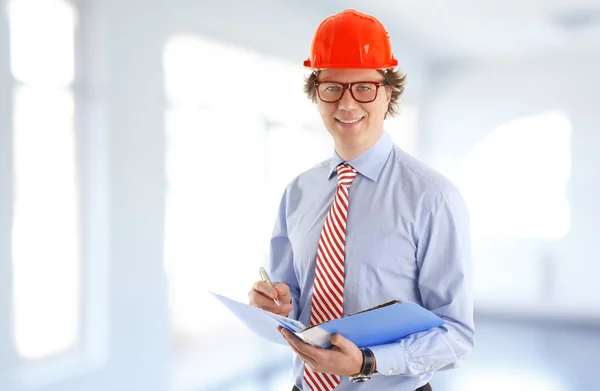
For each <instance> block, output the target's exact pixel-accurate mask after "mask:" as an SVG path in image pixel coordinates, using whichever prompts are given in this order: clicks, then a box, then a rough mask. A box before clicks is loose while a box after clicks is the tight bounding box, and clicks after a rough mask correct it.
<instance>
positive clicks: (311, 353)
mask: <svg viewBox="0 0 600 391" xmlns="http://www.w3.org/2000/svg"><path fill="white" fill-rule="evenodd" d="M281 334H282V335H283V337H284V338H285V339H286V340H287V341H288V343H289V344H290V345H293V346H294V348H295V350H296V351H297V352H299V354H302V355H305V356H307V357H309V358H310V359H311V360H315V361H316V359H317V358H316V356H318V354H317V348H315V347H314V346H311V345H309V344H307V343H305V342H304V341H302V340H301V339H300V338H298V337H296V336H295V335H294V334H293V333H292V332H291V331H289V330H286V329H283V330H282V331H281Z"/></svg>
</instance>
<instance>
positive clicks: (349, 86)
mask: <svg viewBox="0 0 600 391" xmlns="http://www.w3.org/2000/svg"><path fill="white" fill-rule="evenodd" d="M324 83H335V84H339V85H341V86H342V93H341V95H340V97H339V98H338V99H336V100H324V99H323V98H321V93H320V92H319V85H321V84H324ZM364 83H371V84H375V97H374V98H373V99H371V100H366V101H365V100H358V99H356V97H355V96H354V92H352V86H354V85H355V84H364ZM388 85H390V84H389V83H388V82H387V81H385V80H384V81H380V82H377V81H355V82H352V83H341V82H339V81H333V80H322V81H315V89H316V90H317V96H318V97H319V99H320V100H321V101H322V102H325V103H336V102H339V101H340V100H342V98H343V97H344V94H345V93H346V90H348V91H350V95H351V96H352V99H354V100H355V101H357V102H358V103H371V102H373V101H374V100H375V99H377V94H378V93H379V87H383V86H388Z"/></svg>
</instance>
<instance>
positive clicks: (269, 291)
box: [252, 281, 278, 299]
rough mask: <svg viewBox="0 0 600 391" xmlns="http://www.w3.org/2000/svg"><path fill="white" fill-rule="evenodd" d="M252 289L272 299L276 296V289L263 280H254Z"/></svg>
mask: <svg viewBox="0 0 600 391" xmlns="http://www.w3.org/2000/svg"><path fill="white" fill-rule="evenodd" d="M252 289H254V290H255V291H257V292H260V293H262V294H263V295H265V296H267V297H270V298H271V299H274V298H276V297H277V295H278V292H277V290H276V289H274V288H273V287H272V286H271V285H269V284H267V283H266V282H264V281H256V282H255V283H254V285H253V286H252Z"/></svg>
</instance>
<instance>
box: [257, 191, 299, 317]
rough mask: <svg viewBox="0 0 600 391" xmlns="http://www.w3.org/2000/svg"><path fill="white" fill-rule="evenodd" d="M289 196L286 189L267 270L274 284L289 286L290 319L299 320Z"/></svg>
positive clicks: (270, 248)
mask: <svg viewBox="0 0 600 391" xmlns="http://www.w3.org/2000/svg"><path fill="white" fill-rule="evenodd" d="M287 194H288V191H287V189H286V191H285V192H284V193H283V196H282V198H281V202H280V203H279V209H278V211H277V217H276V219H275V226H274V227H273V234H272V236H271V241H270V247H269V255H268V257H267V261H266V264H265V268H266V269H267V271H269V273H270V277H271V280H272V281H273V283H281V282H282V283H284V284H287V286H289V288H290V293H291V295H292V304H293V309H292V312H291V313H290V314H289V316H288V317H289V318H292V319H296V320H297V319H298V315H299V314H298V313H297V312H298V308H299V305H298V302H299V300H300V287H299V284H298V280H297V278H296V273H295V272H294V253H293V250H292V245H291V243H290V240H289V238H288V234H287V218H286V216H287V200H288V197H287Z"/></svg>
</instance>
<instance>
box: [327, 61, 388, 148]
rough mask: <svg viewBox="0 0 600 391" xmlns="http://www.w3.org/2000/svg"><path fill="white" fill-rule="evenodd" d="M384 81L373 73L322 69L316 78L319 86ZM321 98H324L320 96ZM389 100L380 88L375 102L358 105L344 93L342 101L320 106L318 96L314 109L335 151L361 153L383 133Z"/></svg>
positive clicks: (383, 88)
mask: <svg viewBox="0 0 600 391" xmlns="http://www.w3.org/2000/svg"><path fill="white" fill-rule="evenodd" d="M383 80H384V78H383V75H381V73H379V72H378V71H376V70H374V69H325V70H322V71H321V72H320V73H319V77H318V82H319V83H322V82H326V81H331V82H339V83H343V84H344V83H352V82H359V81H369V82H375V83H379V82H382V81H383ZM322 87H323V86H321V88H322ZM321 92H322V91H321ZM321 96H322V97H323V94H322V95H321ZM390 97H391V94H390V92H389V90H388V89H387V88H385V86H383V87H379V90H378V92H377V98H376V99H375V100H374V101H373V102H370V103H360V102H357V101H356V100H355V99H354V98H353V97H352V95H351V94H350V91H348V90H346V91H344V95H343V96H342V99H341V100H339V101H338V102H335V103H327V102H323V101H322V100H321V99H320V98H319V97H318V96H317V107H318V109H319V113H320V114H321V118H322V119H323V123H324V124H325V126H326V127H327V129H328V130H329V133H331V136H332V137H333V140H334V142H335V145H336V147H338V148H344V149H350V150H357V149H360V150H362V151H361V152H364V151H365V150H366V149H368V148H370V147H371V146H372V145H373V144H375V143H376V142H377V140H378V139H379V137H380V135H381V132H382V131H383V120H384V118H385V113H386V111H387V108H388V103H389V101H390ZM359 99H360V98H359Z"/></svg>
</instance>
